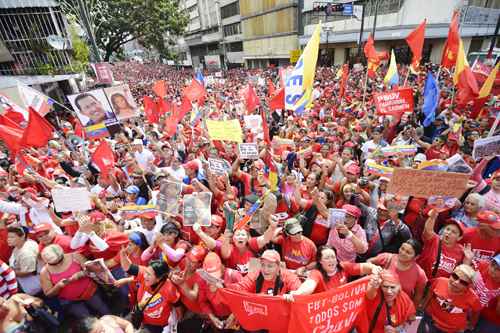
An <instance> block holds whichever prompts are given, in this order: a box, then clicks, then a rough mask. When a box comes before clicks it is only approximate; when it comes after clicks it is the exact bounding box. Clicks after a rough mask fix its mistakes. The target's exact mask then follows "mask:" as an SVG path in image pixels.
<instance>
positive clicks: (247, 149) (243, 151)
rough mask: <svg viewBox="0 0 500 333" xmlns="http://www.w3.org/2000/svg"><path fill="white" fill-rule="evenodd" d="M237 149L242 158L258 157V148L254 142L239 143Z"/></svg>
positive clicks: (254, 158)
mask: <svg viewBox="0 0 500 333" xmlns="http://www.w3.org/2000/svg"><path fill="white" fill-rule="evenodd" d="M238 150H239V151H240V158H242V159H245V160H256V159H258V158H259V148H258V147H257V144H256V143H240V144H239V145H238Z"/></svg>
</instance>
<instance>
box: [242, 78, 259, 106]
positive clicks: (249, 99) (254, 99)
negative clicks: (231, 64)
mask: <svg viewBox="0 0 500 333" xmlns="http://www.w3.org/2000/svg"><path fill="white" fill-rule="evenodd" d="M243 97H244V98H245V106H246V108H247V112H248V113H251V112H253V111H254V110H255V109H256V108H257V107H258V106H259V105H260V100H259V97H258V96H257V94H256V93H255V90H254V89H253V86H252V85H251V84H248V85H247V87H246V88H245V89H244V90H243Z"/></svg>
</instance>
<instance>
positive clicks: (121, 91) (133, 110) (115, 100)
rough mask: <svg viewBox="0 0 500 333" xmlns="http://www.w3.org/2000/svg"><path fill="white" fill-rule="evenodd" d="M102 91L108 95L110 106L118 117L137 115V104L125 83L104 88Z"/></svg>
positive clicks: (121, 118)
mask: <svg viewBox="0 0 500 333" xmlns="http://www.w3.org/2000/svg"><path fill="white" fill-rule="evenodd" d="M104 93H105V94H106V96H108V100H109V103H110V104H111V108H112V109H113V112H114V113H115V115H116V117H117V118H118V119H120V120H124V119H129V118H133V117H137V116H138V113H139V110H138V109H137V104H135V101H134V98H133V97H132V93H131V92H130V89H129V87H128V85H127V84H123V85H121V86H115V87H109V88H104Z"/></svg>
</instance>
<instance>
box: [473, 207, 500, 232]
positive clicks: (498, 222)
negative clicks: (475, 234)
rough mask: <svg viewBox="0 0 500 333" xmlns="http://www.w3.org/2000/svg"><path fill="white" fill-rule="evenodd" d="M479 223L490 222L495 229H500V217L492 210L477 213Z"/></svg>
mask: <svg viewBox="0 0 500 333" xmlns="http://www.w3.org/2000/svg"><path fill="white" fill-rule="evenodd" d="M477 220H478V221H479V223H485V224H489V225H490V226H491V227H492V228H493V229H500V219H499V218H498V215H497V214H495V213H494V212H492V211H490V210H482V211H480V212H479V213H477Z"/></svg>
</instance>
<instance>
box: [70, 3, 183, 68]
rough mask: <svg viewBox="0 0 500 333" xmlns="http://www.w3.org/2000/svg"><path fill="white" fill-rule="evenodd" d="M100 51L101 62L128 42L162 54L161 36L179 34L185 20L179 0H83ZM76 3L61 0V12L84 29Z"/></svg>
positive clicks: (162, 40)
mask: <svg viewBox="0 0 500 333" xmlns="http://www.w3.org/2000/svg"><path fill="white" fill-rule="evenodd" d="M83 1H84V3H85V10H86V12H87V16H88V18H89V22H90V26H91V29H92V30H93V34H94V37H95V39H96V43H97V46H98V47H99V49H101V50H103V51H104V60H105V61H107V60H109V58H110V57H111V55H112V54H113V53H115V52H118V51H119V50H120V49H121V47H122V46H123V45H124V44H126V43H127V42H130V41H133V40H136V39H138V40H140V42H141V44H142V45H143V46H144V47H146V48H151V47H154V48H156V49H158V51H160V53H163V52H162V51H164V36H167V35H180V34H182V32H183V31H184V28H185V27H186V24H187V22H188V18H187V16H186V14H185V13H183V12H182V11H181V10H180V9H179V7H178V0H83ZM78 2H79V1H78V0H62V1H61V6H62V8H63V10H64V11H65V12H66V13H67V14H68V15H69V16H71V17H73V18H75V19H76V20H77V21H78V23H79V25H80V26H81V27H85V25H84V24H83V20H82V15H81V12H80V7H79V5H78Z"/></svg>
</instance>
